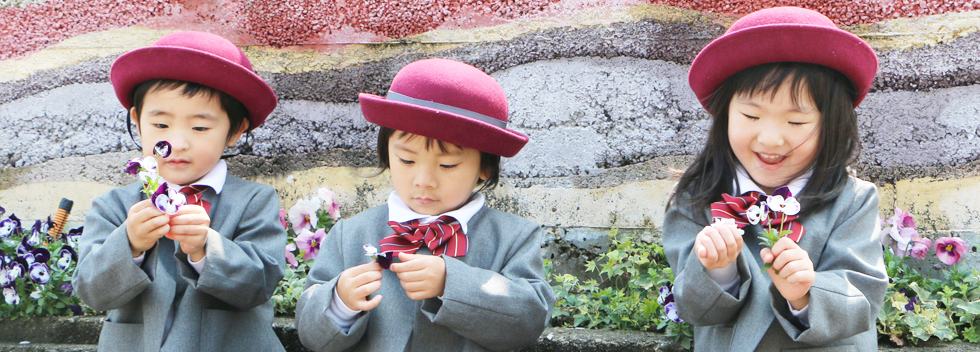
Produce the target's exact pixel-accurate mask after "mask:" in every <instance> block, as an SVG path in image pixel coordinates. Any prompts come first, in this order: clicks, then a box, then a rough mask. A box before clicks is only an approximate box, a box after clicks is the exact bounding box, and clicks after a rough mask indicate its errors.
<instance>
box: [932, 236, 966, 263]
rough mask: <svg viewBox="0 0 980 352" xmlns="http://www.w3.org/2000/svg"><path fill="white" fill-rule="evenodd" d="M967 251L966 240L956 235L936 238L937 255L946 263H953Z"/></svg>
mask: <svg viewBox="0 0 980 352" xmlns="http://www.w3.org/2000/svg"><path fill="white" fill-rule="evenodd" d="M964 253H966V242H963V239H960V238H956V237H943V238H940V239H937V240H936V257H938V258H939V261H941V262H943V264H946V265H953V264H956V262H958V261H960V259H961V258H963V254H964Z"/></svg>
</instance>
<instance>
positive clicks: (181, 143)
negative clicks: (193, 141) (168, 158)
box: [167, 133, 190, 150]
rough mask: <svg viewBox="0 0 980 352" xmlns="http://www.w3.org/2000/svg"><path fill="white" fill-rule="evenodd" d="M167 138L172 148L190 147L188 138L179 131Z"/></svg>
mask: <svg viewBox="0 0 980 352" xmlns="http://www.w3.org/2000/svg"><path fill="white" fill-rule="evenodd" d="M168 138H169V140H168V141H167V142H170V146H171V147H173V150H187V148H189V147H190V141H189V139H188V138H187V137H185V136H183V135H181V134H180V133H172V134H170V136H168Z"/></svg>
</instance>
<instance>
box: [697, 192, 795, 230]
mask: <svg viewBox="0 0 980 352" xmlns="http://www.w3.org/2000/svg"><path fill="white" fill-rule="evenodd" d="M721 198H722V199H723V201H721V202H714V203H711V218H712V219H733V220H735V224H736V225H738V228H743V227H746V226H748V225H749V220H748V218H747V217H746V216H745V212H746V210H748V209H749V207H751V206H753V205H756V204H759V203H762V202H764V201H766V199H768V198H769V197H768V196H766V195H764V194H761V193H759V192H756V191H750V192H746V193H745V194H743V195H742V196H741V197H732V196H730V195H727V194H722V195H721ZM766 212H767V217H768V219H766V220H765V221H761V222H759V225H762V226H769V227H773V228H780V225H782V226H781V229H782V230H790V231H793V232H792V233H790V234H789V235H786V236H787V237H789V238H790V239H791V240H793V242H800V238H802V237H803V234H804V233H806V229H805V228H803V224H800V222H799V221H796V218H798V217H799V215H786V214H783V213H776V212H775V211H773V210H772V209H769V207H766Z"/></svg>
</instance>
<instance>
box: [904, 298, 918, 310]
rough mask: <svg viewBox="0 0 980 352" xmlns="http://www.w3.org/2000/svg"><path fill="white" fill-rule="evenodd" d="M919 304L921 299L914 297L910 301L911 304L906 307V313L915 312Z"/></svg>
mask: <svg viewBox="0 0 980 352" xmlns="http://www.w3.org/2000/svg"><path fill="white" fill-rule="evenodd" d="M917 304H919V297H912V299H910V300H909V303H908V304H906V305H905V311H906V312H911V311H913V310H915V306H916V305H917Z"/></svg>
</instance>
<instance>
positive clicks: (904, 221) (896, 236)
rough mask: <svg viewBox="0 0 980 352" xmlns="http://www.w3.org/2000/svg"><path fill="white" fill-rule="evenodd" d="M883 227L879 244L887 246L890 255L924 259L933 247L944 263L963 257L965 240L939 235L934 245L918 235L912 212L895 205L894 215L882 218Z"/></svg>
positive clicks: (951, 263) (950, 262) (948, 263)
mask: <svg viewBox="0 0 980 352" xmlns="http://www.w3.org/2000/svg"><path fill="white" fill-rule="evenodd" d="M882 222H883V223H884V226H885V227H884V228H882V230H881V244H883V245H885V246H887V247H888V248H889V251H890V252H891V254H892V255H895V256H898V257H899V258H904V257H906V256H912V257H913V258H915V259H918V260H924V259H926V255H927V254H929V250H930V249H932V248H935V250H936V257H937V258H939V261H941V262H943V264H946V265H953V264H956V262H958V261H960V259H961V258H963V254H965V253H966V242H964V241H963V240H962V239H960V238H956V237H941V238H939V239H937V240H936V242H935V246H933V242H932V241H931V240H929V239H928V238H924V237H922V236H920V235H919V232H918V231H917V230H916V229H915V219H913V218H912V214H910V213H909V212H905V211H902V209H900V208H898V207H895V215H894V216H892V217H891V218H889V219H888V220H884V219H882Z"/></svg>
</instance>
